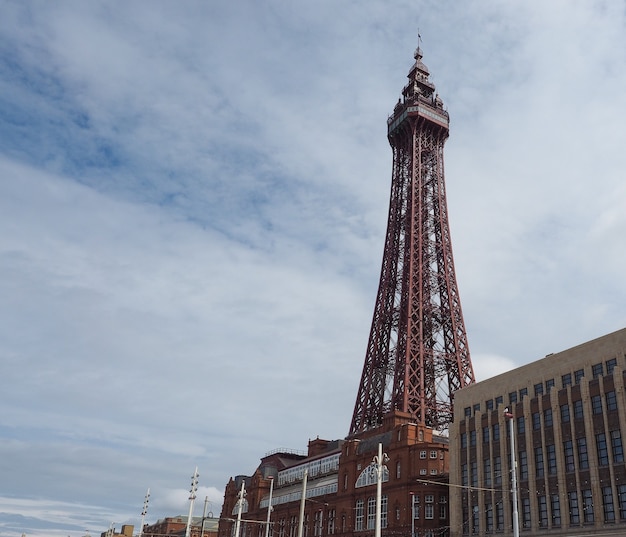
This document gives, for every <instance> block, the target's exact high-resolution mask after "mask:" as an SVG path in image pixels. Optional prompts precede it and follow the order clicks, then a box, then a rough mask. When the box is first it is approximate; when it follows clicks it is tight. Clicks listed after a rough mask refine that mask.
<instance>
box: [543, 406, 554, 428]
mask: <svg viewBox="0 0 626 537" xmlns="http://www.w3.org/2000/svg"><path fill="white" fill-rule="evenodd" d="M543 426H544V427H552V409H551V408H546V409H545V410H544V411H543Z"/></svg>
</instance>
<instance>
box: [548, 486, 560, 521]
mask: <svg viewBox="0 0 626 537" xmlns="http://www.w3.org/2000/svg"><path fill="white" fill-rule="evenodd" d="M550 509H551V510H552V527H553V528H558V527H559V526H560V525H561V501H560V498H559V495H558V494H553V495H552V496H551V497H550Z"/></svg>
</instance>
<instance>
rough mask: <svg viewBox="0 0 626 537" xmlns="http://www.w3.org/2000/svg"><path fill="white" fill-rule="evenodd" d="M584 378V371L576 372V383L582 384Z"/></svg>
mask: <svg viewBox="0 0 626 537" xmlns="http://www.w3.org/2000/svg"><path fill="white" fill-rule="evenodd" d="M584 376H585V370H584V369H578V370H577V371H574V383H576V384H580V381H581V380H582V378H583V377H584Z"/></svg>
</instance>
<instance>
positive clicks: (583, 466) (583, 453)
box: [576, 437, 589, 470]
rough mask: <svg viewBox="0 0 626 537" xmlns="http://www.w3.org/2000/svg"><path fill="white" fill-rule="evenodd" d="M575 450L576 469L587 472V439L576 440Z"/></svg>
mask: <svg viewBox="0 0 626 537" xmlns="http://www.w3.org/2000/svg"><path fill="white" fill-rule="evenodd" d="M576 449H577V450H578V469H579V470H587V469H588V468H589V453H588V452H587V439H586V438H584V437H582V438H577V439H576Z"/></svg>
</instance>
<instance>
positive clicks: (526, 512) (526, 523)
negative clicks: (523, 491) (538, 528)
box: [522, 498, 530, 529]
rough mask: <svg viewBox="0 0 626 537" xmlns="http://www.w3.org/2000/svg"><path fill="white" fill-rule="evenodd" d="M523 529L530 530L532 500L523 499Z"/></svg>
mask: <svg viewBox="0 0 626 537" xmlns="http://www.w3.org/2000/svg"><path fill="white" fill-rule="evenodd" d="M522 527H523V528H525V529H528V528H530V498H523V499H522Z"/></svg>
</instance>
